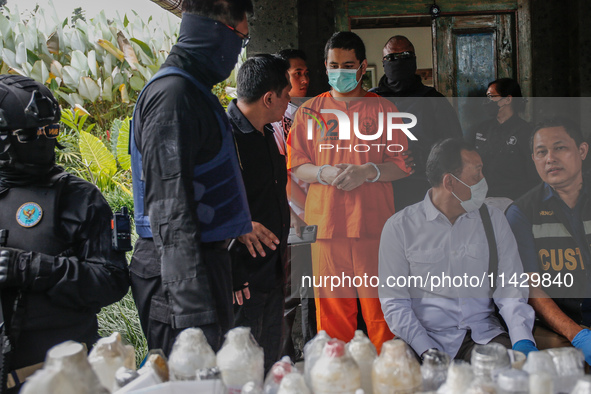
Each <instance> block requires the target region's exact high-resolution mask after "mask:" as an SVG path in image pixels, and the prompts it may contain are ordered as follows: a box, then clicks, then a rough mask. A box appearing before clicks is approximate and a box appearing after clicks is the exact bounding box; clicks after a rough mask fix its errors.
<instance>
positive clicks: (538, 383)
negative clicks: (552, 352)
mask: <svg viewBox="0 0 591 394" xmlns="http://www.w3.org/2000/svg"><path fill="white" fill-rule="evenodd" d="M533 353H534V352H531V353H530V354H529V355H530V356H531V355H532V354H533ZM536 353H537V352H536ZM529 392H530V393H532V394H533V393H535V394H554V381H553V380H552V377H550V376H549V375H547V374H543V373H531V374H530V375H529Z"/></svg>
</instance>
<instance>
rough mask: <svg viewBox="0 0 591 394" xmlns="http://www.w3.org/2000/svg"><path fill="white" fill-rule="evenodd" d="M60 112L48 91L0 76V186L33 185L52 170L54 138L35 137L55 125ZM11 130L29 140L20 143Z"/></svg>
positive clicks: (14, 77)
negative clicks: (44, 128)
mask: <svg viewBox="0 0 591 394" xmlns="http://www.w3.org/2000/svg"><path fill="white" fill-rule="evenodd" d="M59 119H60V109H59V106H58V103H57V100H56V99H55V97H54V96H53V94H52V93H51V91H50V90H49V89H48V88H47V87H46V86H44V85H43V84H40V83H38V82H36V81H34V80H32V79H30V78H27V77H22V76H20V75H0V186H1V187H11V186H23V185H28V184H32V183H37V182H40V181H41V180H43V179H44V178H45V177H46V175H47V174H48V173H49V172H50V171H51V170H52V169H53V168H54V167H55V145H56V141H55V139H49V138H46V137H45V136H43V135H42V136H38V137H37V130H38V128H39V127H43V126H46V125H48V124H52V123H57V122H59ZM15 130H20V131H19V133H20V134H21V135H27V136H29V137H30V138H28V139H29V140H30V141H28V142H20V141H19V140H18V137H17V136H16V135H13V132H14V131H15Z"/></svg>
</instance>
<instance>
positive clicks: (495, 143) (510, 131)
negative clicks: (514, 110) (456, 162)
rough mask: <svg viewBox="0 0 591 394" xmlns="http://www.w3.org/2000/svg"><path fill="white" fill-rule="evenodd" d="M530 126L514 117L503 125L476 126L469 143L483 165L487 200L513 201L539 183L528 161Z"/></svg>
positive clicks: (494, 120)
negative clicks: (505, 199)
mask: <svg viewBox="0 0 591 394" xmlns="http://www.w3.org/2000/svg"><path fill="white" fill-rule="evenodd" d="M531 132H532V125H531V124H530V123H529V122H526V121H525V120H523V119H521V118H520V117H519V116H517V115H513V116H512V117H511V118H509V119H507V120H506V121H505V122H504V123H499V122H498V121H497V120H496V118H493V119H490V120H488V121H485V122H482V123H481V124H479V125H478V126H477V127H476V128H475V129H474V131H473V132H472V137H471V138H470V140H469V141H468V142H470V143H472V144H473V145H474V146H475V147H476V151H477V152H478V153H479V154H480V157H481V158H482V163H483V165H484V167H483V169H482V171H483V173H484V177H485V178H486V183H488V194H487V196H488V197H508V198H510V199H512V200H515V199H517V198H518V197H520V196H522V195H523V194H525V193H526V192H527V191H528V190H530V189H531V188H533V187H534V186H535V185H537V184H538V183H540V182H541V179H540V176H539V175H538V172H537V171H536V167H535V165H534V162H533V160H532V159H531V149H530V143H529V138H530V135H531Z"/></svg>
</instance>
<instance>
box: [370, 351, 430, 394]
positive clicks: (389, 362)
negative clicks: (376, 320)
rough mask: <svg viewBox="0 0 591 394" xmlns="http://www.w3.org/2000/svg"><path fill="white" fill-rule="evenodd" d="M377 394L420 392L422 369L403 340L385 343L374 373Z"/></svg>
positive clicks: (376, 361)
mask: <svg viewBox="0 0 591 394" xmlns="http://www.w3.org/2000/svg"><path fill="white" fill-rule="evenodd" d="M372 381H373V392H374V393H375V394H407V393H408V394H410V393H415V392H417V391H420V389H421V383H422V376H421V367H420V365H419V362H418V361H417V359H416V358H415V356H414V354H413V353H412V351H411V350H410V348H409V347H408V345H407V344H406V343H405V342H404V341H403V340H401V339H392V340H390V341H387V342H384V344H383V345H382V352H381V353H380V356H379V357H378V358H377V359H376V360H375V361H374V364H373V371H372Z"/></svg>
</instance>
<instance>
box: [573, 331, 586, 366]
mask: <svg viewBox="0 0 591 394" xmlns="http://www.w3.org/2000/svg"><path fill="white" fill-rule="evenodd" d="M572 344H573V346H574V347H576V348H577V349H580V350H581V351H582V352H583V355H584V356H585V361H587V364H590V365H591V330H587V329H583V330H581V331H579V333H578V334H577V335H575V337H574V338H573V341H572Z"/></svg>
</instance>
